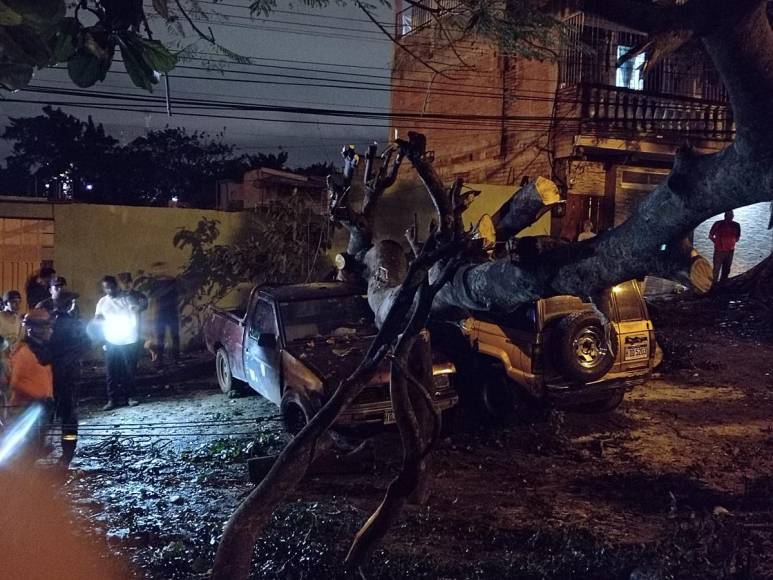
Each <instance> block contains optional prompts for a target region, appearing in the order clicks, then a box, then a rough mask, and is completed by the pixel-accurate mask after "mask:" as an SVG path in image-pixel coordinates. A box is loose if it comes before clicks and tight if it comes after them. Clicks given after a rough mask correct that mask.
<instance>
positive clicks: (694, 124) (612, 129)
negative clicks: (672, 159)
mask: <svg viewBox="0 0 773 580" xmlns="http://www.w3.org/2000/svg"><path fill="white" fill-rule="evenodd" d="M557 98H558V101H559V104H560V103H561V102H563V103H564V104H565V106H564V107H562V109H563V110H564V111H566V112H569V111H573V112H574V113H575V115H571V114H569V115H567V118H575V119H578V120H579V124H580V131H581V132H592V133H597V134H598V133H606V134H610V135H612V134H615V135H625V134H635V135H636V136H641V135H642V134H654V135H656V136H667V135H678V136H680V137H687V136H692V137H696V138H701V139H714V140H730V139H732V137H733V134H734V132H735V123H734V121H733V114H732V110H731V108H730V107H729V106H728V105H727V103H725V102H722V101H707V100H705V99H699V98H691V97H680V96H675V95H661V94H653V93H647V92H641V91H636V90H631V89H624V88H620V87H612V86H608V85H597V84H580V85H577V86H574V87H568V88H565V89H561V90H559V92H558V95H557Z"/></svg>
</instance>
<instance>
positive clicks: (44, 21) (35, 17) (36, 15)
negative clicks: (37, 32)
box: [3, 0, 67, 27]
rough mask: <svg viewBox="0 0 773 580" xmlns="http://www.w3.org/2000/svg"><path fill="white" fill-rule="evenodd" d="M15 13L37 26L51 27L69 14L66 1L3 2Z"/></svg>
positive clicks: (24, 0) (28, 0)
mask: <svg viewBox="0 0 773 580" xmlns="http://www.w3.org/2000/svg"><path fill="white" fill-rule="evenodd" d="M3 2H4V3H5V4H6V5H7V6H8V7H9V8H11V9H12V10H14V11H15V12H18V13H19V14H21V15H22V16H23V17H24V20H27V21H30V22H32V23H33V24H35V25H43V26H46V27H48V26H51V25H52V24H55V23H56V21H57V20H59V19H60V18H63V17H64V15H65V13H66V12H67V6H66V5H65V0H3Z"/></svg>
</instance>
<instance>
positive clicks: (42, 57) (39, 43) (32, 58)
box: [0, 24, 51, 66]
mask: <svg viewBox="0 0 773 580" xmlns="http://www.w3.org/2000/svg"><path fill="white" fill-rule="evenodd" d="M2 30H3V31H4V34H3V36H2V40H0V43H1V44H2V49H4V51H3V52H0V53H4V55H5V56H6V57H8V58H9V59H10V60H12V61H13V62H24V63H28V64H35V65H37V66H45V65H48V64H50V63H51V51H50V50H49V48H48V46H47V44H46V42H45V40H44V39H43V38H42V37H41V36H40V35H39V34H38V33H37V32H36V31H35V29H34V28H32V27H30V26H27V25H26V24H22V25H20V26H9V27H7V28H4V29H2ZM11 45H12V46H11ZM17 51H20V52H21V53H22V54H23V55H24V56H23V57H21V58H14V56H13V53H14V52H17Z"/></svg>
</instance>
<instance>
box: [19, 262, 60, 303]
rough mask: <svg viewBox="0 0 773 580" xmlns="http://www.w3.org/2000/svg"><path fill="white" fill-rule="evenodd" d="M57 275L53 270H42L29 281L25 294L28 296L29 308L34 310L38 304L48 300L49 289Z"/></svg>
mask: <svg viewBox="0 0 773 580" xmlns="http://www.w3.org/2000/svg"><path fill="white" fill-rule="evenodd" d="M54 274H56V270H54V269H53V268H41V269H40V272H38V273H37V274H36V275H35V276H33V277H32V278H30V279H29V280H28V281H27V286H26V287H25V292H26V294H27V308H34V307H35V305H36V304H37V303H38V302H42V301H43V300H46V299H47V298H48V296H49V293H48V288H49V286H50V285H51V278H53V277H54Z"/></svg>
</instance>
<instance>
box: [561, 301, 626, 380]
mask: <svg viewBox="0 0 773 580" xmlns="http://www.w3.org/2000/svg"><path fill="white" fill-rule="evenodd" d="M551 346H552V351H553V353H554V361H555V364H556V367H557V369H558V370H559V372H561V374H562V375H563V376H564V377H566V378H567V379H569V380H571V381H577V382H581V383H589V382H591V381H595V380H598V379H600V378H601V377H603V376H604V375H605V374H607V373H608V372H609V369H611V368H612V365H613V364H614V362H615V355H614V353H613V352H612V349H611V347H610V344H609V339H608V338H607V333H606V331H605V329H604V323H603V322H602V320H601V318H599V316H598V315H597V314H595V313H594V312H587V311H586V312H574V313H572V314H569V315H568V316H565V317H563V318H562V319H561V320H559V321H558V324H557V326H556V330H555V332H554V335H553V340H552V344H551Z"/></svg>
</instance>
